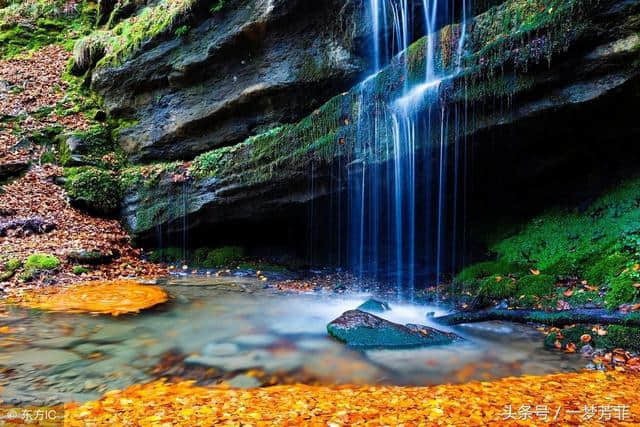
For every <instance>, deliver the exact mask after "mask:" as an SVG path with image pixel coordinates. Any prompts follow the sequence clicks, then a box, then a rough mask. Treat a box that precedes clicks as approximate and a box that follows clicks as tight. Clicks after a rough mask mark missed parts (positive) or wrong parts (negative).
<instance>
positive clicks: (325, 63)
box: [91, 0, 371, 161]
mask: <svg viewBox="0 0 640 427" xmlns="http://www.w3.org/2000/svg"><path fill="white" fill-rule="evenodd" d="M200 3H203V5H200ZM204 3H206V5H205V4H204ZM210 3H211V2H195V5H194V6H193V12H192V14H191V15H190V16H189V17H187V18H183V21H184V22H185V25H184V27H183V28H185V29H186V30H188V32H186V33H185V34H182V33H181V35H180V36H176V35H175V34H174V33H169V34H166V35H165V37H164V38H162V37H160V38H159V40H154V41H152V42H149V43H147V44H143V46H142V47H141V49H139V50H138V51H136V53H134V54H133V55H132V57H130V58H128V59H127V60H126V61H125V62H124V63H122V64H121V65H117V66H113V65H108V64H99V65H98V67H97V68H96V69H95V70H94V71H93V74H92V80H91V86H92V88H93V89H95V90H96V91H98V92H99V93H100V94H102V95H103V96H104V99H105V105H106V107H107V110H108V112H109V113H110V114H111V115H112V116H116V117H125V118H127V119H130V120H135V121H136V124H135V125H133V126H131V127H128V128H126V129H124V130H122V131H121V132H120V134H119V140H120V143H121V145H122V146H123V147H124V149H125V150H126V151H127V152H128V153H129V154H130V156H131V158H132V159H133V160H136V161H149V160H165V161H166V160H171V159H190V158H193V157H194V156H195V155H197V154H199V153H201V152H204V151H207V150H211V149H213V148H215V147H220V146H225V145H230V144H233V143H237V142H241V141H242V140H244V139H246V138H247V137H249V136H250V135H253V134H256V133H259V131H260V129H264V128H265V127H266V126H273V125H274V123H284V122H293V121H295V120H297V119H300V118H301V117H303V116H304V115H306V114H308V113H310V112H311V111H312V110H313V109H314V108H317V107H318V106H319V105H321V104H322V103H323V102H324V101H326V100H327V99H328V97H330V96H331V95H333V94H335V93H337V92H339V91H341V90H345V89H347V88H348V87H349V86H350V85H352V84H353V83H355V82H356V81H357V80H358V79H359V78H360V77H361V76H362V73H363V72H364V71H365V70H366V68H367V61H368V59H367V55H368V49H366V48H364V47H363V46H364V45H366V44H368V43H369V44H370V37H371V29H370V28H368V24H367V23H368V22H369V20H368V19H367V18H366V16H365V14H366V8H365V6H364V4H365V3H366V2H361V1H353V0H350V1H346V2H345V1H342V0H321V1H313V2H309V1H301V0H293V1H291V0H229V1H227V2H224V6H222V7H221V9H220V10H219V11H216V12H215V13H213V14H212V13H211V11H210V10H209V9H208V7H209V6H210ZM207 5H208V6H207ZM203 6H207V7H206V8H203ZM367 38H369V41H367Z"/></svg>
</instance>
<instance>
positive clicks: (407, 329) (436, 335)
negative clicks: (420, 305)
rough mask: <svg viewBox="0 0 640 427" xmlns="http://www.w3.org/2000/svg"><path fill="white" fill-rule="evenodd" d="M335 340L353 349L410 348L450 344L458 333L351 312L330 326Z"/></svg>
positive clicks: (330, 331) (329, 328)
mask: <svg viewBox="0 0 640 427" xmlns="http://www.w3.org/2000/svg"><path fill="white" fill-rule="evenodd" d="M327 331H328V332H329V334H331V335H332V336H333V337H335V338H337V339H338V340H340V341H343V342H345V343H346V344H348V345H349V346H352V347H361V348H406V347H420V346H429V345H441V344H450V343H452V342H453V341H456V340H458V339H460V337H458V336H457V335H456V334H453V333H447V332H443V331H439V330H437V329H433V328H429V327H427V326H420V325H407V326H403V325H399V324H397V323H393V322H390V321H388V320H385V319H382V318H380V317H377V316H374V315H373V314H370V313H367V312H364V311H360V310H349V311H346V312H344V313H343V314H342V315H341V316H340V317H338V318H337V319H335V320H333V321H332V322H331V323H329V324H328V325H327Z"/></svg>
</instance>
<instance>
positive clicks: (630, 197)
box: [457, 178, 640, 308]
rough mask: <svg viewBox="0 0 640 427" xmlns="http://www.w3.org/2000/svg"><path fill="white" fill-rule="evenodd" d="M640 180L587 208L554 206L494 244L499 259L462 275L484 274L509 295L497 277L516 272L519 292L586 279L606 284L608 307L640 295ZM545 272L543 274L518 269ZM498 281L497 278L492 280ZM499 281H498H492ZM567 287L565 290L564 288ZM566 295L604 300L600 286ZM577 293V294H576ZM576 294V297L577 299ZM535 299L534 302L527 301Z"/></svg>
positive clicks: (546, 291)
mask: <svg viewBox="0 0 640 427" xmlns="http://www.w3.org/2000/svg"><path fill="white" fill-rule="evenodd" d="M638 206H640V179H637V178H636V179H630V180H628V181H627V182H625V183H622V184H621V185H619V186H617V187H614V188H612V189H611V190H610V191H608V192H606V193H604V194H602V195H601V196H600V198H598V199H597V200H595V201H594V202H593V203H591V205H590V206H588V207H587V208H586V211H584V212H577V211H574V210H571V209H555V210H552V211H549V212H547V213H544V214H542V215H540V216H538V217H535V218H533V219H532V220H530V221H528V222H527V223H526V224H524V226H522V227H520V229H519V231H517V232H516V233H515V234H511V235H510V236H507V237H506V238H501V239H499V240H497V241H495V242H493V243H491V244H490V250H491V251H493V252H495V253H496V254H497V261H492V262H483V263H477V264H473V265H471V266H468V267H466V268H465V269H464V270H463V271H462V272H461V273H460V274H459V275H458V278H457V279H458V280H461V281H462V280H465V281H473V280H477V278H478V277H482V276H483V275H485V274H489V273H493V276H490V277H492V278H485V279H483V289H485V290H487V289H490V288H493V289H495V291H494V292H493V294H492V293H486V292H485V295H493V297H494V298H502V297H504V296H505V295H508V294H509V293H510V292H508V289H504V291H503V292H501V291H502V290H503V288H502V287H501V286H500V283H499V282H496V278H499V277H507V276H508V275H512V276H513V277H515V278H516V281H517V286H518V290H517V293H518V294H519V295H525V296H527V297H532V296H538V297H543V296H550V295H552V294H556V292H555V287H554V283H555V282H556V281H557V279H562V278H573V279H586V280H587V282H588V283H589V284H590V285H591V286H594V285H595V286H596V287H602V288H603V289H607V288H608V291H607V296H606V300H605V301H606V306H607V307H609V308H616V307H618V306H619V305H621V304H624V303H632V302H635V301H637V300H638V299H639V298H640V291H639V290H638V288H637V287H634V286H633V285H634V284H636V283H640V274H638V270H639V269H640V268H639V267H637V265H636V259H637V258H636V257H637V245H636V243H635V241H636V239H635V236H637V234H638V231H639V228H640V226H639V225H638V224H640V209H638ZM513 265H516V266H523V268H522V270H525V271H526V270H531V271H536V270H538V272H541V273H540V274H538V275H534V274H526V273H524V274H523V273H522V271H521V272H517V271H515V270H514V269H513V268H512V266H513ZM493 282H496V283H493ZM493 285H497V286H493ZM565 290H566V289H565ZM570 294H571V295H570V296H568V297H565V298H562V297H561V296H558V295H556V297H555V299H552V300H550V301H557V300H558V299H564V300H567V301H571V302H572V303H574V304H580V303H588V300H591V303H595V304H599V303H601V302H602V299H601V298H600V296H599V293H598V292H596V291H593V290H591V291H588V292H586V293H585V292H584V290H583V291H582V292H579V290H576V292H573V293H570ZM574 295H575V297H574ZM572 298H573V299H572ZM523 302H532V301H523Z"/></svg>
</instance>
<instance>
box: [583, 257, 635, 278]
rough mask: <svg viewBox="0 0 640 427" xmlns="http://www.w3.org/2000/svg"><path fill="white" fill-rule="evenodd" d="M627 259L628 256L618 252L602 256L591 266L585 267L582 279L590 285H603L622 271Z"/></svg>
mask: <svg viewBox="0 0 640 427" xmlns="http://www.w3.org/2000/svg"><path fill="white" fill-rule="evenodd" d="M628 258H629V255H625V254H622V253H620V252H615V253H613V254H611V255H606V256H603V257H601V258H600V259H598V260H597V261H596V262H595V263H594V264H593V265H591V266H588V267H587V269H586V270H585V272H584V278H585V279H587V281H588V282H589V283H591V284H594V285H603V284H605V283H607V282H608V281H609V280H610V279H612V278H614V277H616V276H617V275H619V274H620V273H621V272H622V270H624V267H625V265H626V263H627V262H628Z"/></svg>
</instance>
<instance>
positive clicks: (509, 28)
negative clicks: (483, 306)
mask: <svg viewBox="0 0 640 427" xmlns="http://www.w3.org/2000/svg"><path fill="white" fill-rule="evenodd" d="M613 4H614V2H613V1H611V0H605V1H599V2H595V1H588V2H578V1H575V0H535V1H523V0H510V1H507V2H504V3H502V4H501V5H500V6H497V7H496V8H495V9H492V10H491V11H489V12H487V13H485V14H482V15H480V16H477V17H476V18H474V20H473V21H472V22H470V23H469V28H468V30H469V32H468V35H469V39H468V40H469V41H468V46H465V48H466V52H468V55H467V57H466V58H465V59H464V61H463V65H464V67H462V69H461V70H460V71H459V72H458V71H457V68H456V66H457V64H456V61H452V60H451V58H449V59H444V60H443V58H447V57H449V56H450V51H451V50H452V49H451V48H452V47H455V46H452V45H449V46H448V47H447V40H448V41H449V43H450V44H451V43H455V42H456V41H457V37H459V34H460V30H461V29H460V27H459V26H455V25H454V26H452V27H449V28H447V29H446V30H444V29H443V31H442V32H441V33H440V34H438V35H437V37H438V38H439V39H438V43H437V46H438V49H437V50H438V52H437V57H438V60H437V61H436V62H438V64H437V68H438V70H439V72H441V73H442V75H447V74H448V73H449V74H451V75H453V76H454V77H452V78H450V79H444V80H443V81H442V82H441V83H440V86H439V88H438V91H439V93H438V97H439V99H440V100H441V103H442V105H445V106H447V108H449V107H451V108H452V109H454V108H455V107H456V105H457V103H461V102H463V101H468V99H467V98H466V94H467V90H468V89H470V88H473V87H476V89H478V93H481V94H483V95H482V96H480V97H478V98H477V99H476V98H474V99H473V100H472V102H473V103H477V104H478V105H479V106H481V107H482V108H479V109H475V110H474V111H475V115H474V120H469V121H467V128H466V129H460V128H459V129H458V135H461V134H471V133H475V132H478V131H480V130H483V129H487V128H488V127H491V126H493V125H496V124H500V125H503V124H506V123H509V122H511V121H517V120H520V119H524V118H527V117H532V115H534V114H536V113H538V112H540V111H543V110H544V111H546V110H547V109H556V108H565V107H566V108H567V109H568V108H574V106H575V105H576V103H580V102H586V101H593V100H595V99H599V98H602V97H603V96H604V95H605V94H606V93H609V92H610V91H611V90H612V89H613V87H614V86H615V85H618V84H620V85H621V84H624V82H628V81H630V79H633V77H634V76H636V75H637V74H640V71H639V70H638V69H637V67H635V68H634V67H631V64H630V62H631V58H636V57H637V51H638V50H640V44H637V45H636V43H632V42H628V43H627V42H625V43H618V44H615V43H616V41H620V40H622V41H624V40H627V39H629V37H631V36H629V33H628V32H627V31H637V30H636V29H635V27H634V25H640V24H637V22H636V21H633V20H632V22H631V23H627V24H625V25H626V27H625V30H624V31H622V32H621V31H620V30H618V29H616V28H617V24H616V23H619V24H621V23H622V22H625V23H626V22H627V20H628V17H629V16H630V15H634V14H637V13H638V10H637V5H635V4H634V5H631V4H626V5H625V6H624V7H623V6H621V7H620V8H616V9H615V10H613V11H612V12H609V10H608V8H610V7H611V6H612V5H613ZM605 15H606V19H607V20H608V22H610V23H611V25H610V26H608V27H607V29H605V28H604V27H603V26H601V25H599V24H598V22H599V20H600V19H602V18H603V16H605ZM634 16H635V15H634ZM639 22H640V21H639ZM632 28H633V29H632ZM629 40H631V39H629ZM426 41H427V39H426V38H423V39H421V40H418V41H417V42H416V43H414V44H413V45H411V47H410V48H409V50H408V51H407V52H406V53H403V54H400V55H398V56H397V57H395V58H394V59H393V60H392V62H391V63H390V64H389V66H388V67H386V68H384V69H383V70H381V71H380V72H379V73H378V74H377V75H375V76H374V77H372V78H371V79H368V80H367V81H365V82H363V83H362V84H360V85H358V86H357V87H354V88H353V89H352V90H350V91H348V92H345V93H342V94H340V95H338V96H336V97H334V98H332V99H331V100H329V101H328V102H326V103H325V104H324V105H323V106H322V107H321V108H319V109H317V110H316V111H314V112H313V113H312V114H310V115H309V116H308V117H306V118H304V119H303V120H301V121H299V122H298V123H295V124H287V125H284V126H279V127H276V128H272V129H270V130H268V131H266V132H263V133H261V134H259V135H258V136H255V137H251V138H249V139H246V140H245V141H243V142H240V143H237V144H236V145H233V146H231V143H230V144H229V147H224V148H219V149H216V150H213V151H209V152H207V153H205V154H202V155H201V156H199V157H197V158H196V159H195V160H194V162H193V163H192V165H191V167H190V168H189V171H190V174H191V177H193V178H194V179H193V184H192V185H191V188H190V189H188V190H187V191H188V197H189V201H190V202H192V203H190V204H189V205H188V214H189V215H192V214H194V213H198V219H202V220H203V221H211V222H213V221H218V220H219V219H220V218H225V216H226V215H225V212H226V211H227V209H232V207H231V206H230V204H229V203H227V199H225V197H226V195H227V194H233V196H234V198H233V201H232V204H233V211H234V213H237V212H239V211H243V212H244V211H246V210H251V209H252V207H255V209H256V211H257V210H258V206H257V205H256V201H257V200H258V203H260V202H261V201H262V200H265V198H269V197H271V196H270V194H274V195H275V194H280V193H279V192H280V191H282V188H284V187H288V188H297V187H301V185H300V182H301V181H302V180H303V179H304V178H305V177H307V175H308V173H309V171H310V170H314V171H317V170H321V169H322V168H323V167H326V166H327V165H328V164H329V163H334V162H342V161H345V162H350V161H353V160H356V159H366V160H367V161H380V162H383V161H386V160H389V159H387V158H386V157H385V155H383V154H380V153H379V152H377V151H375V150H374V149H373V148H372V147H373V145H374V144H356V143H355V142H356V141H358V140H360V141H364V140H369V139H370V138H371V137H372V134H373V128H374V127H375V133H376V138H379V140H381V141H383V140H385V138H387V137H389V135H391V133H392V130H393V124H392V121H391V119H390V117H391V114H388V113H389V106H390V105H391V104H392V101H393V100H396V99H398V97H399V96H401V95H402V94H403V93H404V91H405V90H406V88H407V87H409V88H411V87H412V86H413V85H414V84H417V83H421V82H422V81H423V79H424V69H425V57H426V56H425V49H426V46H427V45H428V43H427V42H426ZM599 43H605V45H603V46H598V44H599ZM609 44H611V46H614V45H615V46H618V47H616V48H615V49H614V47H608V46H609ZM619 46H622V48H620V47H619ZM589 49H596V50H595V51H589ZM453 50H455V49H453ZM567 50H569V51H570V53H569V54H567ZM447 52H449V53H447ZM609 61H610V64H611V67H609V66H605V65H604V64H605V63H609ZM550 63H551V69H550V68H549V64H550ZM407 64H408V65H409V75H408V76H405V74H404V71H405V65H407ZM554 64H558V65H557V67H559V68H558V69H560V68H562V67H565V66H566V67H569V68H570V69H572V70H577V71H576V73H571V78H570V79H568V80H567V79H566V76H567V74H566V73H556V72H555V71H554V70H555V69H556V68H555V65H554ZM576 64H582V65H576ZM604 69H606V70H614V69H615V70H616V71H615V75H616V76H619V77H620V76H621V77H620V78H617V77H616V78H609V77H607V76H602V75H601V73H595V74H594V70H604ZM406 77H408V80H409V81H408V82H407V79H406ZM513 82H515V83H513ZM578 82H580V85H576V84H574V83H578ZM512 83H513V84H512ZM583 83H584V84H583ZM614 83H615V85H614ZM611 85H614V86H611ZM481 86H482V87H481ZM576 86H580V88H581V90H580V91H576V89H575V87H576ZM495 98H498V99H501V98H505V102H506V103H507V104H508V105H510V106H511V111H512V112H513V114H509V115H505V114H502V111H497V110H496V109H495V108H494V107H495V106H497V105H505V103H503V102H493V100H494V99H495ZM159 102H160V103H161V102H162V101H161V100H160V101H159ZM374 111H379V112H381V113H380V114H373V112H374ZM202 122H203V123H204V122H206V121H205V120H202ZM149 128H153V126H144V125H143V124H142V122H140V123H139V125H138V127H137V128H136V129H137V130H135V132H133V131H132V132H133V133H131V134H130V136H131V135H133V134H134V133H136V132H141V131H143V130H144V129H149ZM175 128H176V129H182V128H181V127H175ZM173 129H174V128H172V129H169V131H172V132H173ZM431 134H432V136H433V137H434V138H435V137H436V134H437V132H432V133H431ZM154 135H155V134H154ZM156 136H157V135H156ZM154 137H155V136H154ZM132 141H133V142H134V143H137V141H140V139H135V138H132ZM167 141H168V140H162V141H161V142H162V143H163V144H164V143H165V142H167ZM207 141H209V140H207ZM420 141H421V143H423V144H425V145H428V144H429V143H430V142H432V141H426V140H423V139H421V140H420ZM196 142H197V143H198V144H199V143H200V142H202V141H201V140H200V139H198V141H196ZM194 143H195V142H194ZM189 144H191V142H189ZM174 147H175V144H173V145H171V147H169V148H170V149H173V148H174ZM169 148H167V149H169ZM141 149H146V147H142V148H141ZM159 149H160V147H159ZM416 149H422V147H416ZM162 150H164V148H162ZM134 151H135V150H134ZM378 151H379V150H378ZM161 181H162V184H161V186H160V187H158V188H157V190H155V189H154V190H152V192H155V191H162V193H163V194H167V193H171V188H174V189H175V190H177V189H178V188H179V187H180V186H181V184H178V185H176V184H173V185H172V184H171V182H170V180H169V177H168V176H167V177H165V178H163V179H162V180H161ZM227 190H228V192H227ZM141 193H144V192H141ZM212 194H219V195H221V197H218V198H215V197H213V196H211V195H212ZM240 195H242V197H241V196H240ZM137 196H143V197H137ZM137 196H136V195H135V194H133V193H132V194H131V195H130V198H129V200H130V201H131V204H130V206H129V207H128V211H129V212H132V213H131V214H130V215H128V217H127V223H128V224H129V226H130V228H131V229H132V230H134V232H136V233H148V232H150V230H153V227H154V226H155V225H156V224H166V223H175V222H176V221H175V220H176V219H177V218H179V217H180V216H182V215H183V213H182V212H180V211H175V210H174V211H172V210H171V209H170V208H169V206H165V205H163V203H162V202H161V201H159V200H158V198H157V197H146V195H145V194H138V195H137ZM274 197H275V196H274ZM310 197H318V195H309V194H306V193H304V194H303V193H301V192H300V193H297V194H295V195H292V197H291V199H295V200H308V199H309V198H310ZM271 206H273V204H272V205H271ZM279 208H281V207H279ZM260 210H261V211H262V212H264V209H260ZM134 211H135V212H138V213H139V215H133V212H134ZM205 212H206V213H205ZM549 219H550V220H553V218H549ZM565 225H566V224H564V223H563V224H557V227H556V230H558V231H560V234H561V235H563V236H564V237H562V238H561V239H560V241H556V242H554V241H552V239H551V236H550V235H545V236H540V237H544V238H548V240H549V241H548V246H540V245H539V242H540V240H541V238H538V239H537V240H535V241H533V242H535V243H531V245H530V247H526V246H525V245H523V244H521V243H520V242H513V244H512V245H511V246H512V247H511V248H507V247H504V248H502V249H501V250H500V251H498V252H501V254H500V255H501V256H499V257H498V261H499V262H505V263H507V264H516V265H522V266H524V267H525V268H524V270H525V271H527V270H528V269H530V268H537V269H538V270H541V271H542V273H544V274H549V275H551V276H554V275H561V274H563V275H572V274H577V273H579V271H578V269H576V265H577V267H579V268H580V267H582V266H584V264H585V263H586V262H587V261H586V258H588V257H590V256H591V254H590V253H588V251H581V252H580V253H576V254H573V255H572V256H573V257H572V256H566V254H571V253H572V246H571V245H569V244H568V243H567V241H568V240H569V237H570V236H569V234H570V233H571V234H572V235H576V236H578V238H579V239H581V238H582V237H584V236H580V235H579V234H576V233H573V230H571V229H566V230H565V229H563V228H562V227H564V226H565ZM545 228H547V229H548V230H551V228H552V226H551V225H550V224H545ZM574 228H575V229H578V228H580V227H579V224H576V227H574ZM553 233H555V231H554V232H553ZM591 238H592V239H593V240H592V241H591V243H590V245H591V246H592V247H595V246H596V245H598V246H600V245H602V246H603V247H604V246H607V245H609V246H610V245H612V244H615V242H616V241H615V240H609V239H608V236H605V238H602V239H601V238H600V237H598V236H597V235H595V234H594V235H592V236H591ZM505 244H506V243H505ZM512 249H513V250H512ZM551 250H554V251H556V253H557V254H564V255H558V256H557V257H556V256H545V257H544V258H538V255H540V252H542V251H546V252H550V251H551ZM592 252H593V251H592ZM595 252H598V253H600V252H601V250H600V249H597V250H595ZM487 273H491V274H503V275H504V274H507V272H500V273H495V272H487ZM491 274H489V276H490V275H491ZM485 277H488V276H485Z"/></svg>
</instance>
